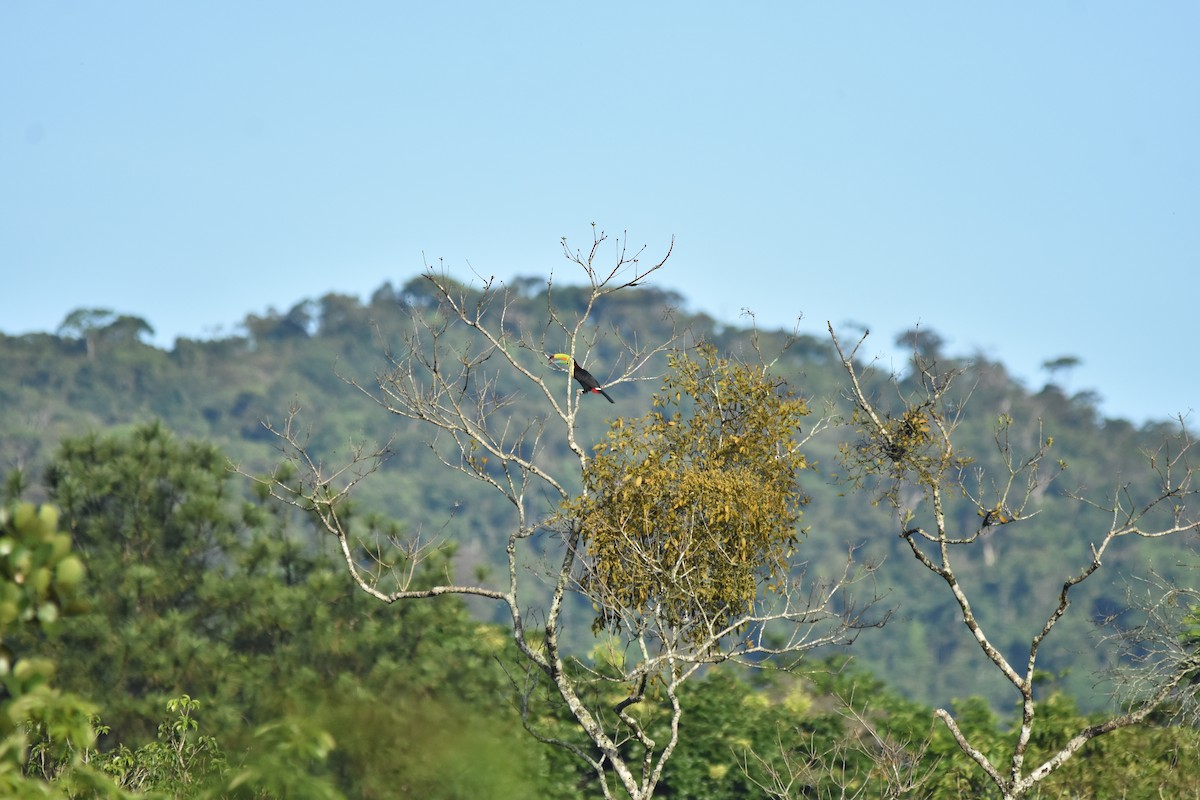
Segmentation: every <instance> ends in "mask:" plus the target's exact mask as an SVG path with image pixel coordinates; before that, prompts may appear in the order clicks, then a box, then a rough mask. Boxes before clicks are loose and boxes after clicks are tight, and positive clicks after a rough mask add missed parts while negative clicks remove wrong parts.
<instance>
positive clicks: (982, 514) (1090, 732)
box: [829, 325, 1200, 800]
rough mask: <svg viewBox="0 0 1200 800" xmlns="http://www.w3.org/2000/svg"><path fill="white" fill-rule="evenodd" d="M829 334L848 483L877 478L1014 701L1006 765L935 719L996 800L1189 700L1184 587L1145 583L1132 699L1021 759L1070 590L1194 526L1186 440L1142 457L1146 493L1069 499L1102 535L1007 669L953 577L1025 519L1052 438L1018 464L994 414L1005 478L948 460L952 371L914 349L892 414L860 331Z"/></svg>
mask: <svg viewBox="0 0 1200 800" xmlns="http://www.w3.org/2000/svg"><path fill="white" fill-rule="evenodd" d="M829 333H830V336H831V337H832V339H833V343H834V346H835V347H836V348H837V352H838V354H839V356H840V358H841V362H842V365H843V366H844V368H845V370H846V373H847V375H848V379H849V399H850V401H851V403H852V405H853V407H854V409H855V410H854V415H853V417H852V423H853V424H855V425H856V426H857V427H858V429H859V434H860V437H861V438H860V439H859V441H858V442H856V443H852V444H849V445H847V446H846V448H845V450H844V453H843V455H844V460H845V463H846V464H847V466H848V467H849V469H850V477H851V478H852V479H854V480H855V481H863V480H867V479H870V480H872V481H878V483H877V484H876V485H877V486H879V487H881V488H880V489H879V491H880V493H881V497H882V499H884V500H885V501H886V502H887V503H889V504H890V505H891V507H892V508H893V509H894V510H895V512H896V514H897V519H898V523H899V524H898V527H899V529H900V536H902V537H903V539H904V541H905V542H906V543H907V544H908V546H909V548H910V549H911V551H912V554H913V556H914V557H915V558H916V559H917V560H918V561H919V562H920V563H921V564H922V565H923V566H924V567H925V569H927V570H928V571H929V572H930V573H931V574H932V575H934V576H937V578H940V579H941V583H942V584H943V585H944V586H945V589H946V591H947V592H948V597H949V599H950V600H951V601H952V602H953V603H954V604H955V605H956V606H957V609H958V611H959V612H960V614H961V619H962V622H963V625H964V626H965V627H966V629H967V631H968V632H969V634H970V635H971V636H972V637H973V638H974V640H975V642H976V643H977V644H978V646H979V648H980V650H981V651H982V652H983V654H984V656H985V657H986V658H987V661H988V662H989V663H990V664H991V665H992V667H993V668H994V669H996V670H998V671H999V672H1000V674H1002V675H1003V676H1004V678H1005V679H1006V680H1007V682H1008V683H1009V684H1010V685H1011V686H1012V688H1013V690H1014V691H1015V693H1016V695H1017V699H1018V701H1019V706H1020V723H1019V726H1018V728H1017V736H1016V738H1015V740H1014V742H1013V746H1012V750H1011V752H1010V753H1008V756H1007V763H1006V764H1004V763H998V762H994V761H993V760H992V759H991V758H989V756H988V755H986V754H985V753H984V752H982V751H981V749H980V748H979V747H977V746H975V745H973V744H972V742H971V741H969V740H968V738H967V736H966V735H965V734H964V733H963V731H962V730H961V729H960V728H959V726H958V725H957V724H956V722H955V720H954V717H953V716H952V715H951V714H950V712H948V711H946V710H945V709H937V710H936V711H935V714H936V716H937V718H939V719H940V720H941V721H942V722H943V723H944V724H945V725H946V727H947V728H948V729H949V731H950V733H951V735H952V736H953V737H954V740H955V742H956V743H957V744H958V747H959V748H960V749H961V750H962V752H963V753H965V754H966V755H967V756H969V757H970V758H971V759H972V760H973V761H974V762H975V763H976V764H977V765H978V766H979V768H980V769H982V770H983V771H984V772H985V773H986V774H987V776H988V778H989V779H990V780H991V782H992V783H994V784H995V786H996V787H997V789H999V791H1000V793H1001V794H1002V796H1003V797H1004V798H1006V800H1008V799H1009V798H1019V797H1023V796H1025V795H1026V794H1027V793H1028V792H1030V790H1032V789H1033V788H1034V787H1035V786H1037V784H1038V783H1039V782H1040V781H1042V780H1043V779H1044V778H1046V777H1047V776H1048V775H1050V774H1051V773H1052V772H1053V771H1054V770H1055V769H1057V768H1058V767H1059V766H1061V765H1062V764H1063V763H1064V762H1065V761H1066V760H1067V759H1069V758H1071V756H1072V755H1073V754H1075V753H1077V752H1078V751H1079V749H1080V748H1081V747H1083V746H1084V745H1085V744H1086V743H1087V742H1089V741H1090V740H1092V739H1094V738H1095V737H1097V736H1101V735H1103V734H1105V733H1108V732H1110V731H1113V730H1117V729H1119V728H1123V727H1127V726H1131V725H1137V724H1139V723H1141V722H1143V721H1144V720H1146V719H1147V717H1149V716H1150V715H1151V714H1153V713H1155V712H1156V711H1159V710H1162V709H1164V708H1166V707H1168V706H1169V704H1171V703H1172V702H1173V701H1174V700H1177V699H1179V698H1180V697H1181V696H1182V695H1186V694H1188V693H1191V694H1193V695H1194V687H1192V686H1190V684H1189V682H1188V679H1189V677H1190V676H1194V675H1195V674H1196V671H1197V665H1198V664H1197V657H1196V655H1195V646H1194V643H1193V645H1192V646H1191V647H1187V646H1184V643H1183V642H1181V641H1180V640H1179V633H1180V627H1179V625H1178V620H1177V619H1176V618H1175V617H1174V616H1172V615H1173V613H1174V612H1173V611H1172V613H1171V614H1166V613H1164V612H1165V611H1166V610H1168V609H1172V610H1173V609H1174V608H1176V607H1177V606H1178V605H1179V603H1180V600H1181V595H1180V593H1181V591H1183V590H1180V589H1179V588H1178V587H1172V586H1169V585H1158V586H1156V587H1155V588H1156V589H1157V590H1158V593H1157V595H1156V596H1155V597H1154V598H1153V601H1152V602H1149V603H1147V604H1146V605H1147V607H1148V608H1150V609H1151V610H1152V611H1156V612H1157V613H1152V614H1151V615H1150V619H1149V622H1148V623H1147V624H1148V626H1149V627H1142V628H1139V629H1138V630H1131V631H1128V632H1126V633H1127V638H1126V639H1125V641H1126V642H1127V643H1130V642H1132V643H1137V644H1138V645H1139V646H1140V645H1144V643H1145V642H1147V641H1151V640H1153V641H1156V642H1157V643H1158V644H1159V646H1158V647H1157V648H1156V649H1154V650H1153V651H1152V652H1153V656H1152V657H1148V658H1147V659H1146V660H1145V661H1144V662H1143V664H1142V665H1141V666H1142V667H1143V668H1142V669H1140V670H1137V671H1136V672H1135V673H1134V674H1135V675H1136V676H1137V678H1136V680H1128V681H1127V682H1126V685H1128V686H1130V687H1132V688H1134V689H1136V691H1131V692H1129V693H1127V694H1126V695H1125V696H1124V698H1123V699H1124V701H1125V702H1124V704H1123V706H1122V707H1121V710H1120V711H1119V712H1115V713H1113V714H1112V715H1111V716H1109V717H1108V718H1107V719H1106V720H1104V721H1102V722H1100V723H1097V724H1094V725H1089V726H1087V727H1085V728H1083V729H1082V730H1080V731H1078V733H1076V734H1075V735H1074V736H1072V737H1071V738H1070V739H1069V740H1068V741H1066V742H1065V743H1064V744H1062V746H1061V747H1059V749H1058V750H1057V751H1056V752H1054V753H1052V754H1051V755H1050V756H1049V757H1047V758H1046V759H1045V760H1044V761H1042V762H1041V763H1035V764H1027V763H1026V757H1027V754H1028V753H1029V745H1030V738H1031V735H1032V734H1033V732H1034V728H1035V725H1036V723H1037V710H1038V706H1037V703H1036V702H1035V697H1034V694H1035V685H1034V684H1035V674H1036V671H1037V662H1038V655H1039V652H1040V651H1041V648H1042V646H1043V645H1044V643H1045V642H1046V640H1047V638H1048V637H1050V636H1051V635H1052V634H1053V632H1054V629H1055V626H1056V625H1058V623H1059V621H1060V620H1061V619H1062V618H1063V616H1064V615H1065V614H1066V613H1067V612H1068V610H1069V608H1070V606H1071V597H1072V592H1073V591H1075V589H1076V588H1077V587H1078V586H1079V585H1080V584H1082V583H1083V582H1084V581H1088V580H1089V579H1092V578H1093V577H1094V576H1095V575H1096V574H1097V573H1098V572H1099V571H1100V568H1101V566H1102V564H1103V562H1104V557H1105V554H1106V553H1107V552H1108V551H1109V549H1110V547H1111V546H1112V545H1113V544H1114V543H1115V542H1117V541H1118V540H1121V539H1127V538H1128V539H1134V538H1137V539H1157V538H1162V537H1168V536H1176V535H1180V534H1183V533H1185V532H1188V531H1196V530H1197V529H1200V517H1198V516H1197V513H1196V509H1195V507H1194V497H1193V496H1194V494H1195V492H1196V487H1195V486H1194V484H1193V475H1194V470H1195V467H1194V466H1193V465H1192V464H1191V463H1190V461H1189V459H1190V458H1191V457H1192V447H1193V442H1192V440H1191V438H1190V436H1189V434H1188V431H1187V429H1186V427H1185V426H1184V424H1183V420H1182V419H1180V421H1179V422H1180V425H1179V434H1178V437H1176V438H1173V439H1172V440H1171V441H1168V442H1167V443H1165V444H1164V445H1163V446H1162V449H1160V450H1159V451H1158V452H1155V453H1149V454H1147V459H1148V465H1149V468H1150V471H1151V473H1152V475H1153V477H1154V479H1155V482H1154V488H1153V489H1151V490H1149V491H1143V490H1141V489H1140V488H1137V487H1135V486H1134V484H1132V483H1121V484H1120V485H1117V486H1116V487H1115V488H1114V490H1113V491H1112V492H1111V493H1110V494H1109V495H1108V496H1107V497H1105V498H1103V499H1101V500H1095V499H1091V498H1088V497H1085V496H1083V495H1077V494H1072V495H1071V496H1073V497H1074V498H1075V499H1076V500H1078V501H1079V502H1082V503H1085V504H1087V505H1089V506H1091V507H1093V508H1095V509H1098V510H1100V511H1101V512H1103V513H1104V515H1105V517H1106V518H1107V520H1108V525H1107V528H1106V529H1100V530H1097V531H1096V532H1095V535H1094V537H1093V538H1092V541H1091V544H1090V546H1089V549H1088V550H1087V551H1086V552H1083V553H1080V554H1078V561H1077V562H1076V565H1075V566H1073V567H1067V568H1066V570H1065V572H1064V574H1063V581H1062V584H1061V589H1060V590H1059V592H1058V595H1057V597H1056V599H1055V601H1054V602H1053V603H1052V604H1051V606H1050V607H1049V608H1048V609H1047V613H1046V616H1045V618H1044V621H1043V622H1042V623H1041V624H1040V627H1039V628H1037V629H1036V630H1033V631H1031V636H1030V638H1029V640H1028V641H1029V646H1028V651H1027V654H1026V655H1025V657H1024V658H1023V659H1022V661H1021V662H1015V661H1010V660H1009V659H1008V658H1006V657H1005V655H1004V654H1003V653H1002V652H1001V651H1000V649H999V648H998V647H997V646H996V645H995V644H994V642H993V639H992V638H991V637H990V636H989V634H988V631H987V630H985V628H984V626H983V625H982V624H981V622H980V620H979V618H978V617H977V615H976V610H975V608H974V607H973V605H972V602H971V599H970V589H969V588H968V587H967V586H965V585H963V583H962V582H961V581H960V578H959V574H958V573H956V564H958V563H959V562H958V560H957V557H958V555H959V554H961V553H962V552H963V551H964V549H965V548H970V547H972V546H975V545H980V544H981V543H982V542H983V540H984V537H986V536H987V535H989V534H991V533H993V532H995V531H997V530H998V529H1000V527H1001V526H1003V527H1004V531H1005V535H1006V536H1013V535H1016V534H1017V532H1018V530H1020V529H1021V528H1023V527H1025V526H1027V525H1032V524H1033V523H1034V521H1035V518H1036V516H1037V514H1038V510H1037V506H1038V504H1039V501H1040V499H1041V497H1042V495H1043V493H1044V489H1045V485H1046V483H1047V482H1048V481H1049V480H1052V479H1053V478H1054V477H1055V476H1056V473H1057V472H1058V469H1057V468H1054V467H1053V465H1052V464H1051V469H1050V470H1049V474H1047V469H1046V467H1047V464H1048V462H1049V459H1048V453H1049V451H1050V448H1051V446H1052V444H1053V439H1052V438H1051V437H1048V436H1044V435H1041V433H1040V430H1039V437H1038V442H1037V444H1036V446H1035V447H1034V448H1033V451H1032V452H1031V453H1029V454H1028V455H1024V456H1019V455H1018V454H1017V453H1016V452H1015V449H1014V445H1013V443H1012V441H1011V438H1010V435H1009V433H1010V429H1011V426H1012V420H1011V419H1010V418H1008V417H1007V416H1001V417H1000V420H999V424H998V427H997V433H996V445H997V448H998V451H999V454H1000V457H1001V459H1002V463H1003V465H1004V472H1003V473H1002V474H999V475H994V474H993V475H989V474H985V472H984V471H983V470H981V469H980V468H978V467H977V466H975V465H974V464H973V463H972V462H971V460H970V459H969V458H967V457H965V456H964V455H962V454H961V453H960V452H959V450H958V449H957V448H956V446H955V444H954V441H953V437H954V432H955V428H956V427H957V425H958V423H959V421H960V420H961V418H962V417H961V415H962V410H963V406H964V404H965V402H966V401H965V400H964V399H962V398H963V397H964V395H962V394H957V395H956V394H953V393H951V385H952V384H953V382H954V380H955V378H956V377H958V373H955V372H953V371H950V372H939V371H938V370H937V365H936V363H934V362H931V361H929V360H926V359H923V358H922V357H921V354H920V353H919V352H914V362H913V363H914V375H913V377H914V383H915V384H916V386H917V387H918V388H916V389H915V390H914V391H913V393H911V394H904V393H903V392H902V391H901V390H900V384H899V382H898V381H897V380H896V379H895V377H894V376H893V378H892V381H891V384H892V386H893V387H894V388H895V389H896V391H897V401H898V402H897V403H896V404H893V405H892V408H898V410H895V411H889V410H888V409H887V408H886V407H885V406H884V405H883V404H882V403H881V402H880V401H879V400H877V399H874V396H875V389H874V388H872V387H868V386H867V385H866V382H867V378H866V373H865V371H864V369H863V368H862V367H861V366H860V365H859V364H858V363H857V362H856V361H855V355H856V353H857V351H858V349H859V347H860V346H861V345H862V342H863V341H864V340H865V339H866V334H864V335H863V336H862V338H860V339H859V340H858V342H857V344H856V345H855V346H854V347H853V348H848V347H843V344H842V342H841V341H839V339H838V337H837V334H836V332H835V331H834V329H833V326H832V325H830V326H829ZM966 396H969V392H968V393H967V395H966ZM1060 466H1061V464H1060ZM958 497H962V498H965V499H966V501H967V502H969V503H971V504H972V505H973V506H974V507H975V509H976V512H977V515H978V525H977V527H975V528H974V529H971V530H957V529H954V527H953V524H952V523H951V522H950V521H949V520H950V519H952V516H951V515H950V514H948V513H947V512H948V508H947V507H948V504H950V503H951V502H954V501H955V500H956V498H958ZM1189 502H1193V506H1191V507H1190V506H1189ZM1185 593H1186V592H1185ZM1151 633H1152V634H1153V635H1150V634H1151Z"/></svg>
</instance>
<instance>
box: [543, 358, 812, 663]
mask: <svg viewBox="0 0 1200 800" xmlns="http://www.w3.org/2000/svg"><path fill="white" fill-rule="evenodd" d="M669 364H670V369H669V373H668V376H667V377H666V378H665V379H664V382H663V385H662V389H661V391H659V392H658V393H656V394H655V395H654V398H653V409H652V410H651V411H650V412H649V413H647V414H646V415H645V416H643V417H641V418H639V419H633V420H630V419H617V420H615V421H613V423H612V425H611V428H610V430H609V431H608V434H607V438H606V441H604V442H602V443H601V444H599V445H597V446H596V449H595V456H594V458H593V459H592V460H591V462H590V463H589V465H588V468H587V470H586V472H585V475H584V484H585V491H584V492H583V494H582V495H581V496H580V497H579V498H577V499H575V500H573V501H571V502H570V503H568V504H567V505H566V506H565V509H564V510H565V512H566V514H567V517H568V518H569V519H571V520H572V521H573V524H577V525H579V526H580V530H581V531H582V540H583V542H584V545H585V547H586V553H587V562H588V565H589V566H588V571H587V574H586V576H585V577H584V585H585V589H586V590H587V591H588V593H589V594H590V595H591V596H592V597H593V599H594V601H595V602H596V606H597V608H598V609H599V615H598V616H597V618H596V620H595V622H594V623H593V630H594V631H596V632H599V631H601V630H604V629H613V630H616V629H619V628H620V627H621V626H622V625H625V624H637V623H636V622H635V621H636V620H638V619H639V618H642V619H644V618H645V617H649V616H654V617H656V618H658V619H660V620H662V621H663V622H665V624H666V625H668V626H669V627H671V628H675V629H681V630H683V632H684V636H685V637H686V638H688V639H689V640H691V641H692V642H693V643H697V642H699V641H702V640H705V639H708V638H710V637H712V636H713V635H714V634H719V633H720V632H721V631H722V630H723V628H724V627H725V625H726V624H727V622H728V620H730V619H731V618H732V617H734V616H736V615H741V614H744V613H746V612H747V610H749V609H750V608H752V607H753V605H754V602H755V599H756V597H757V596H758V589H759V585H760V583H764V584H766V585H768V586H778V584H779V583H780V582H782V581H785V580H787V575H788V560H789V558H790V557H791V555H792V554H793V552H794V550H795V547H796V544H797V540H798V536H799V532H798V529H797V524H798V523H799V521H800V517H801V508H802V506H803V505H804V504H805V503H806V502H807V498H805V497H804V495H803V494H801V493H800V491H799V489H798V487H797V483H796V481H797V477H798V475H799V473H800V471H801V470H804V469H806V468H807V467H808V466H809V463H808V461H807V459H806V457H805V455H804V454H803V453H802V452H801V450H800V444H799V442H798V440H797V435H798V434H799V432H800V422H801V420H802V419H803V417H805V416H806V415H807V414H808V413H809V408H808V405H807V404H806V403H805V401H804V400H803V399H802V398H800V397H797V396H796V395H795V394H794V393H793V392H792V391H791V390H790V389H789V388H788V387H787V385H786V384H785V383H784V381H783V380H782V379H780V378H777V377H775V376H773V375H771V374H769V373H768V372H767V371H766V370H765V369H764V368H763V367H761V366H752V365H749V364H744V363H740V362H737V361H734V360H730V359H728V358H723V357H718V355H717V350H716V348H715V347H712V346H709V345H702V346H699V347H697V348H696V350H695V354H694V355H693V354H690V353H676V354H674V355H672V356H671V357H670V359H669Z"/></svg>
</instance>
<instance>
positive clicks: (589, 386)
mask: <svg viewBox="0 0 1200 800" xmlns="http://www.w3.org/2000/svg"><path fill="white" fill-rule="evenodd" d="M550 363H551V364H554V365H555V366H557V367H559V368H561V369H567V368H568V365H570V366H571V367H572V368H571V374H572V375H574V376H575V380H577V381H579V385H580V386H582V387H583V391H582V392H580V394H587V393H588V392H591V393H592V394H602V395H604V399H605V400H607V401H608V402H610V403H615V402H616V401H615V400H613V399H612V398H611V397H609V396H608V392H606V391H604V390H603V389H601V388H600V381H598V380H596V379H595V378H593V377H592V373H590V372H588V371H587V370H586V369H584V368H583V367H581V366H579V362H578V361H576V360H575V359H573V358H571V357H570V356H569V355H567V354H566V353H555V354H554V355H552V356H550Z"/></svg>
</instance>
